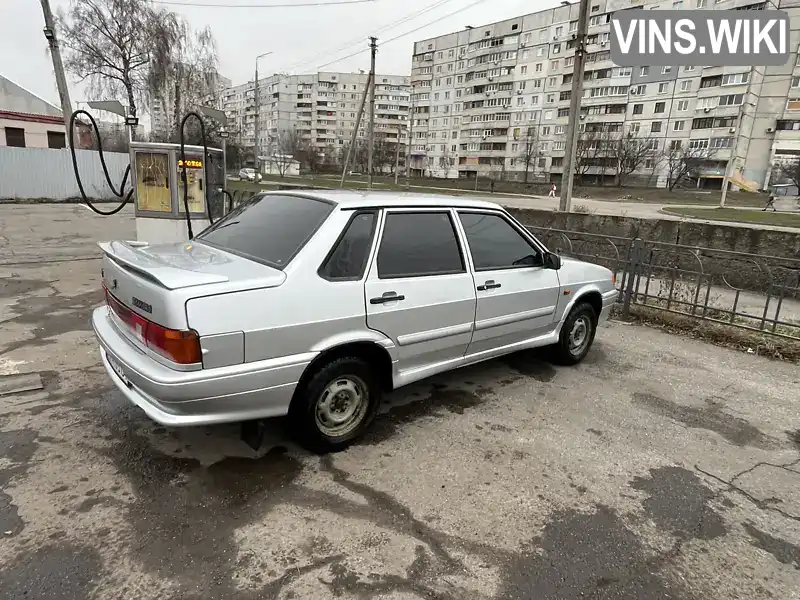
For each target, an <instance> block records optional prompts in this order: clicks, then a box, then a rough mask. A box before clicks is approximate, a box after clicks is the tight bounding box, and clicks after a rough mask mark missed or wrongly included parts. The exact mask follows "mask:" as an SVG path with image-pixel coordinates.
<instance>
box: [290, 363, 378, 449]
mask: <svg viewBox="0 0 800 600" xmlns="http://www.w3.org/2000/svg"><path fill="white" fill-rule="evenodd" d="M374 371H375V370H374V369H373V368H372V367H371V366H370V365H369V363H367V362H366V361H364V360H362V359H360V358H357V357H354V356H348V357H343V358H337V359H334V360H332V361H330V362H328V363H326V364H324V365H322V366H321V367H319V368H318V369H317V370H316V371H314V373H313V374H312V375H311V376H310V377H309V378H307V380H306V381H305V382H301V384H300V385H301V387H298V389H297V390H296V392H295V395H294V398H293V399H292V406H291V408H290V409H289V423H290V425H291V427H292V432H293V434H294V435H295V436H296V438H297V441H298V443H300V445H302V446H303V447H304V448H306V449H307V450H310V451H312V452H316V453H319V454H326V453H328V452H338V451H340V450H344V449H345V448H347V447H348V446H349V445H351V444H352V443H354V442H355V441H357V440H358V439H359V438H361V437H362V436H363V435H364V433H366V431H367V430H368V429H369V427H370V425H371V424H372V421H373V420H374V419H375V415H376V414H377V412H378V407H379V405H380V402H381V397H382V395H383V389H382V387H381V385H380V381H379V380H378V378H377V376H376V374H375V372H374ZM351 411H352V414H351ZM339 420H342V421H343V422H342V423H338V421H339ZM337 430H338V431H337Z"/></svg>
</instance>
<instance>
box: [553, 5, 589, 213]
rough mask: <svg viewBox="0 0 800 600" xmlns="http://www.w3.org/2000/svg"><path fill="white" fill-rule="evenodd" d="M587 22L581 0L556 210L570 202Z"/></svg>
mask: <svg viewBox="0 0 800 600" xmlns="http://www.w3.org/2000/svg"><path fill="white" fill-rule="evenodd" d="M588 22H589V0H581V5H580V9H579V12H578V33H577V34H576V36H575V41H576V43H577V45H576V46H575V68H574V69H573V71H572V95H571V96H570V101H569V122H568V123H567V143H566V147H565V152H564V170H563V171H562V173H563V174H562V176H561V200H560V201H559V203H558V210H560V211H563V212H569V210H570V206H571V204H572V177H573V170H574V169H573V168H572V163H573V161H574V160H575V154H576V153H577V151H578V136H579V135H580V127H579V126H578V124H579V122H580V112H581V96H582V95H583V64H584V61H585V60H586V30H587V29H588Z"/></svg>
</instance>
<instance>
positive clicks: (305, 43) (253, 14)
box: [0, 0, 558, 105]
mask: <svg viewBox="0 0 800 600" xmlns="http://www.w3.org/2000/svg"><path fill="white" fill-rule="evenodd" d="M309 1H312V0H174V4H178V3H185V4H186V6H175V5H166V4H161V6H164V7H165V8H169V9H171V10H174V11H176V12H179V13H181V14H182V15H184V16H185V17H186V18H187V19H188V20H189V22H190V23H191V25H192V27H194V28H197V29H199V28H202V27H204V26H206V25H209V26H211V29H212V31H213V32H214V36H215V37H216V40H217V45H218V50H219V57H220V65H219V71H220V73H221V74H222V75H224V76H226V77H229V78H230V79H232V80H233V83H234V84H239V83H244V82H246V81H248V80H251V79H252V78H253V67H254V59H255V57H256V56H257V55H258V54H262V53H264V52H269V51H272V52H273V54H272V55H271V56H268V57H265V58H262V59H261V60H259V70H260V71H261V72H263V73H264V74H271V73H273V72H275V71H289V72H294V73H298V72H305V73H308V72H314V71H316V70H318V67H320V66H321V65H323V64H324V63H327V62H329V61H331V60H334V59H337V58H341V57H344V56H346V55H348V54H351V53H353V52H355V51H357V50H358V49H359V46H361V47H363V48H364V49H365V51H364V52H362V53H361V54H358V55H357V56H354V57H352V58H348V59H345V60H342V61H340V62H337V63H334V64H331V65H329V66H325V67H324V69H323V70H331V71H333V70H336V71H356V70H358V69H364V70H368V69H369V52H368V51H366V49H367V43H368V42H367V37H368V36H369V35H372V34H373V33H374V32H376V31H377V30H378V29H383V28H386V30H385V31H383V32H382V33H378V34H376V35H377V37H378V44H379V52H378V57H377V71H378V72H379V73H382V74H396V75H400V74H407V73H409V71H410V68H411V48H412V44H413V42H414V41H418V40H421V39H425V38H429V37H433V36H436V35H441V34H444V33H450V32H452V31H457V30H460V29H463V28H464V27H465V26H466V25H475V26H477V25H481V24H486V23H491V22H494V21H500V20H503V19H508V18H511V17H514V16H518V15H522V14H527V13H531V12H536V11H537V10H541V9H545V8H549V7H551V6H556V5H558V1H557V0H483V1H480V2H478V0H371V1H370V2H367V3H362V4H354V5H351V6H347V5H345V6H328V7H322V6H316V7H296V8H227V7H223V8H210V7H200V6H197V5H200V4H222V5H226V6H232V5H236V4H240V5H241V4H246V5H254V4H301V3H307V2H309ZM317 1H319V2H336V1H339V2H341V1H342V0H317ZM476 2H478V3H477V4H476ZM69 3H70V0H51V6H52V8H53V11H54V12H55V11H56V10H57V9H59V8H64V9H66V8H67V7H68V6H69ZM189 4H191V6H189ZM472 4H475V6H473V7H471V8H466V7H469V6H470V5H472ZM433 5H438V6H437V7H436V8H433V9H432V10H430V11H428V12H426V13H424V14H421V15H419V16H418V17H416V18H414V19H410V20H407V21H404V22H403V23H402V24H399V25H397V26H396V27H391V28H389V26H391V25H393V24H395V23H396V22H397V21H399V20H401V19H404V18H406V17H409V16H411V15H414V14H415V13H418V12H419V11H422V10H424V9H426V8H429V7H432V6H433ZM454 11H458V12H457V13H456V14H454V15H451V16H448V15H450V14H451V13H453V12H454ZM0 23H3V24H4V27H3V33H2V35H0V74H2V75H4V76H6V77H8V78H9V79H11V80H12V81H15V82H17V83H19V84H20V85H22V86H24V87H26V88H28V89H29V90H31V91H33V92H35V93H36V94H38V95H40V96H42V97H44V98H45V99H47V100H49V101H50V102H53V103H54V104H56V105H57V104H58V92H57V91H56V84H55V78H54V76H53V65H52V62H51V60H50V56H49V53H48V49H47V41H46V40H45V38H44V35H43V34H42V28H43V27H44V18H43V16H42V8H41V4H40V0H0ZM428 24H430V25H428ZM423 25H428V26H427V27H424V28H422V29H420V30H419V31H416V32H414V33H411V34H409V35H408V36H405V37H402V38H400V39H398V40H397V41H394V42H391V43H387V44H386V46H385V47H381V39H384V40H388V39H389V38H391V37H394V36H397V35H400V34H402V33H405V32H407V31H411V30H412V29H416V28H417V27H422V26H423ZM347 44H355V45H351V46H349V47H347V48H342V47H343V46H345V45H347ZM70 84H71V85H70V88H71V96H72V100H73V105H75V104H76V103H77V101H82V100H86V99H87V98H86V97H85V91H84V90H83V88H82V87H81V86H77V85H75V83H74V82H73V81H72V80H70Z"/></svg>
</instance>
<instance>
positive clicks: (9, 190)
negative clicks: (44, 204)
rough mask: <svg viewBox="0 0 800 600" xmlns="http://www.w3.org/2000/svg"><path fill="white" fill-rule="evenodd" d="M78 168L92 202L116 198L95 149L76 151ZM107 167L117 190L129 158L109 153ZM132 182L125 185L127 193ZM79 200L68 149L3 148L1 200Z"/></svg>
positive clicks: (0, 182) (0, 156) (1, 154)
mask: <svg viewBox="0 0 800 600" xmlns="http://www.w3.org/2000/svg"><path fill="white" fill-rule="evenodd" d="M75 153H76V157H77V161H78V169H79V170H80V173H81V181H82V182H83V189H84V190H86V194H87V195H88V196H89V197H90V198H93V199H98V198H100V199H109V200H113V199H114V198H115V196H114V194H113V193H112V192H111V190H110V189H109V187H108V184H107V183H106V179H105V176H104V175H103V167H102V166H101V165H100V158H99V155H98V154H97V152H96V151H94V150H76V151H75ZM105 159H106V165H107V166H108V173H109V175H110V176H111V181H113V182H114V185H115V186H116V188H117V190H119V186H120V184H121V183H122V176H123V175H124V174H125V167H127V166H128V164H129V163H130V155H128V154H124V153H120V152H106V153H105ZM129 188H130V182H128V183H127V184H126V190H127V189H129ZM78 197H80V192H79V190H78V184H77V183H76V182H75V175H74V171H73V168H72V157H71V156H70V153H69V150H67V149H62V150H55V149H51V148H12V147H7V146H2V147H0V201H2V200H5V199H28V198H42V199H49V200H68V199H70V198H78Z"/></svg>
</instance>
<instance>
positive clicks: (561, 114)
mask: <svg viewBox="0 0 800 600" xmlns="http://www.w3.org/2000/svg"><path fill="white" fill-rule="evenodd" d="M556 116H557V117H559V118H563V117H568V116H569V109H568V108H559V109H558V114H557V115H556Z"/></svg>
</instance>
